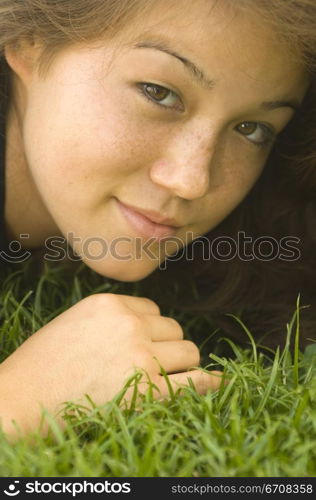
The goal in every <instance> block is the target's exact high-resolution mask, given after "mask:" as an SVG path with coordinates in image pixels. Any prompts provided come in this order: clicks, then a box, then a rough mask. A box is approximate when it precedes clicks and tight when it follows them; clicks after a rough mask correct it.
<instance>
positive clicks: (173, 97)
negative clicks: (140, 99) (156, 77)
mask: <svg viewBox="0 0 316 500" xmlns="http://www.w3.org/2000/svg"><path fill="white" fill-rule="evenodd" d="M139 90H140V92H141V93H142V95H144V96H145V97H146V98H147V99H149V101H151V102H152V103H154V104H157V105H158V106H161V107H163V108H167V109H175V110H177V111H183V104H182V101H181V99H180V97H179V96H178V95H177V94H176V93H175V92H173V91H172V90H170V89H167V88H166V87H162V86H161V85H156V84H154V83H141V84H139Z"/></svg>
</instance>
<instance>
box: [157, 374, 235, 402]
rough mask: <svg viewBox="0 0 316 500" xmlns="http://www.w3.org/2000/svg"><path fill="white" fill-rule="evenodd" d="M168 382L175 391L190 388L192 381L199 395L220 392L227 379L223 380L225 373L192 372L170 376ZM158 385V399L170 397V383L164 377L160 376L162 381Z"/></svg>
mask: <svg viewBox="0 0 316 500" xmlns="http://www.w3.org/2000/svg"><path fill="white" fill-rule="evenodd" d="M168 380H169V383H170V384H171V387H172V389H173V390H174V391H177V390H178V389H179V388H183V387H188V386H190V385H191V383H190V381H191V382H192V383H193V385H194V387H195V389H196V391H197V392H198V393H199V394H206V393H207V392H208V391H211V392H214V391H216V390H218V389H219V388H220V386H221V384H222V383H224V380H225V379H224V378H223V373H222V372H219V371H212V372H205V371H202V370H192V371H189V372H182V373H176V374H173V375H168ZM156 385H157V387H158V389H159V392H160V395H159V396H158V394H157V396H156V394H155V396H156V397H157V398H158V397H168V396H170V389H169V386H168V383H167V381H166V379H165V378H164V377H163V376H160V381H159V382H158V383H156Z"/></svg>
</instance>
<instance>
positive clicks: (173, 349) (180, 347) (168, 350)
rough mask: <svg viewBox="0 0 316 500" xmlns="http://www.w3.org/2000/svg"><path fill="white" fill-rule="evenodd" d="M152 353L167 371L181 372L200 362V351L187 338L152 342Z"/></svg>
mask: <svg viewBox="0 0 316 500" xmlns="http://www.w3.org/2000/svg"><path fill="white" fill-rule="evenodd" d="M152 353H153V356H154V357H155V358H157V361H158V362H159V364H160V365H161V366H162V368H163V369H164V370H165V371H166V372H167V373H173V372H183V371H184V370H187V369H189V368H193V367H196V366H198V365H199V363H200V352H199V350H198V348H197V346H196V345H195V344H194V343H193V342H190V341H189V340H179V341H172V340H171V341H169V342H154V343H153V344H152Z"/></svg>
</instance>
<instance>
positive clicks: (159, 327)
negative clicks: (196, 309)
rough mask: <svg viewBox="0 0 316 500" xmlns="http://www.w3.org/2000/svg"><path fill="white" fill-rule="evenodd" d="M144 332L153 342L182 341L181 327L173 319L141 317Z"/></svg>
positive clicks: (151, 316) (150, 316)
mask: <svg viewBox="0 0 316 500" xmlns="http://www.w3.org/2000/svg"><path fill="white" fill-rule="evenodd" d="M142 320H143V323H144V331H145V333H146V335H147V336H149V337H150V338H151V340H152V341H153V342H165V341H175V340H182V339H183V330H182V327H181V325H180V324H179V323H178V322H177V321H176V320H175V319H173V318H167V317H166V316H155V315H147V316H143V317H142Z"/></svg>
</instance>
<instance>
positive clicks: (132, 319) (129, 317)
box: [120, 313, 143, 334]
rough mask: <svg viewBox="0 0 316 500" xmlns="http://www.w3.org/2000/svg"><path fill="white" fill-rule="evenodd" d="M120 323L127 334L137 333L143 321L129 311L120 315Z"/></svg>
mask: <svg viewBox="0 0 316 500" xmlns="http://www.w3.org/2000/svg"><path fill="white" fill-rule="evenodd" d="M120 325H121V328H123V329H125V330H126V333H128V334H139V333H140V331H141V329H142V327H143V322H142V320H141V318H140V317H139V316H138V315H137V314H132V313H131V314H124V315H123V316H122V318H121V323H120Z"/></svg>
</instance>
